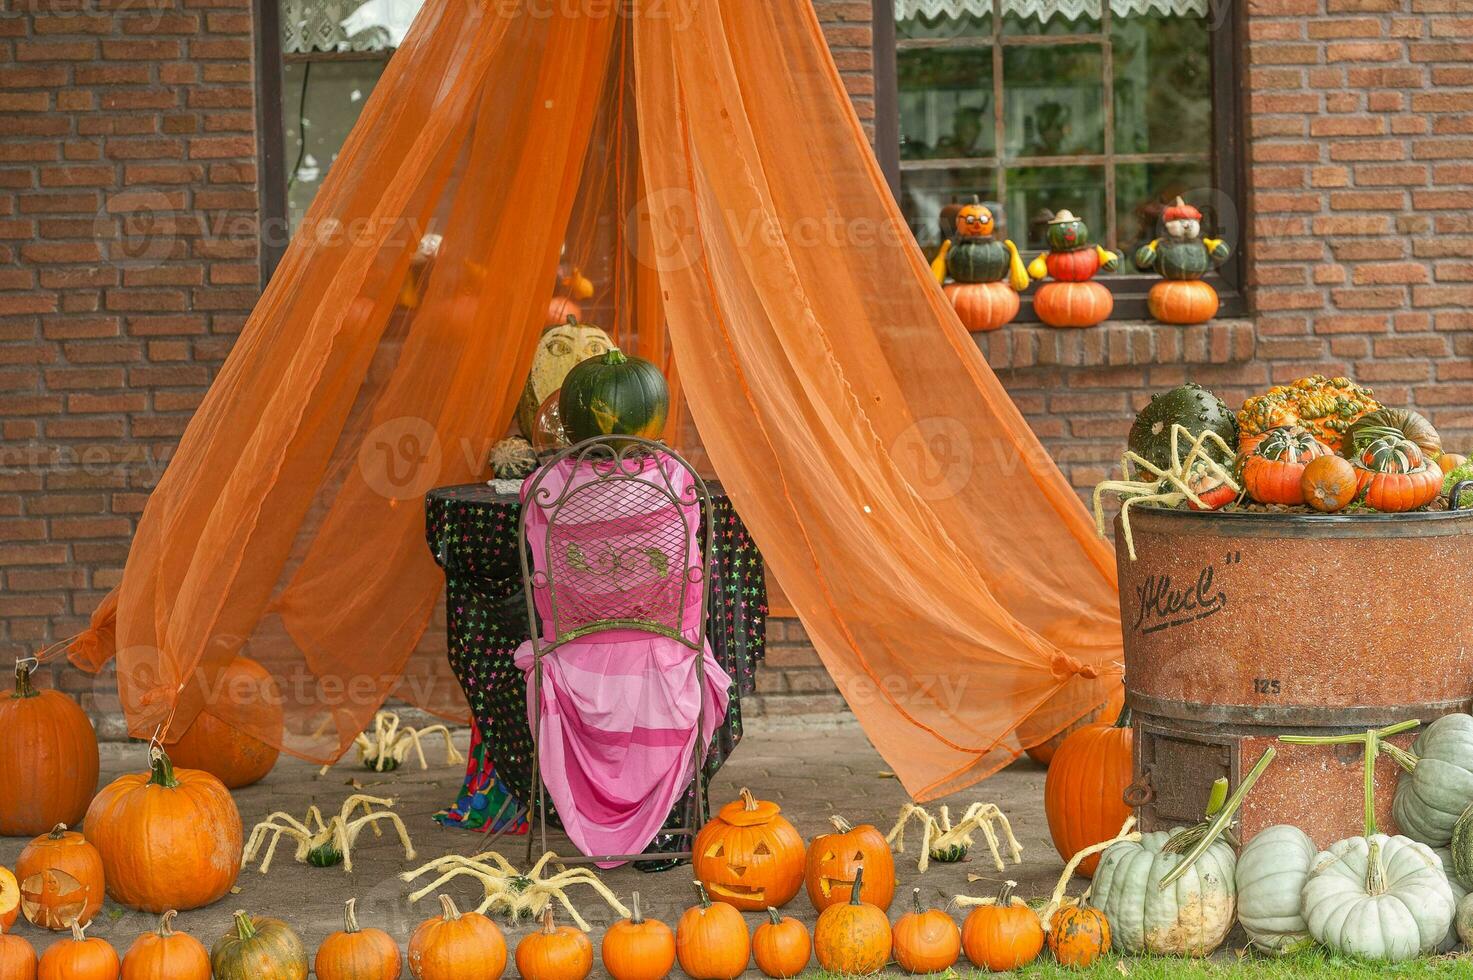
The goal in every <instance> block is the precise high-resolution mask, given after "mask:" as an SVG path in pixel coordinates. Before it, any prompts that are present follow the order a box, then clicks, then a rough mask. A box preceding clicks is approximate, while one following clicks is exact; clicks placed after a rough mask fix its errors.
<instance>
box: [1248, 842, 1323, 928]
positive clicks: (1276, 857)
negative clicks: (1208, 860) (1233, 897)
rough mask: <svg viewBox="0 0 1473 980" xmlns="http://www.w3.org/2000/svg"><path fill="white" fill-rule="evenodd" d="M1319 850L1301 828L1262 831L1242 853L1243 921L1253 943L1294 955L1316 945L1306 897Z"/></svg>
mask: <svg viewBox="0 0 1473 980" xmlns="http://www.w3.org/2000/svg"><path fill="white" fill-rule="evenodd" d="M1318 854H1319V848H1317V847H1315V846H1314V841H1312V840H1310V839H1309V835H1308V834H1306V833H1305V832H1304V831H1302V830H1300V829H1299V828H1298V827H1294V826H1290V825H1289V824H1278V825H1277V826H1273V827H1268V828H1266V829H1264V830H1260V831H1259V832H1258V833H1257V834H1255V835H1254V836H1253V839H1252V840H1250V841H1249V842H1248V843H1247V844H1245V845H1243V851H1242V853H1241V854H1239V855H1238V866H1237V887H1238V922H1240V923H1241V924H1242V926H1243V931H1244V932H1246V933H1248V938H1249V939H1250V940H1252V942H1253V945H1254V946H1256V947H1258V948H1259V949H1261V950H1263V951H1264V952H1267V953H1289V952H1293V951H1294V950H1297V949H1299V948H1301V947H1303V946H1307V945H1309V944H1310V942H1311V940H1310V938H1309V926H1308V924H1307V923H1305V921H1304V906H1303V904H1302V896H1301V893H1302V892H1303V890H1304V882H1305V880H1306V879H1307V878H1308V877H1309V869H1310V867H1311V866H1312V865H1313V864H1314V861H1315V857H1316V856H1317V855H1318Z"/></svg>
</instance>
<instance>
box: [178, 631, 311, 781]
mask: <svg viewBox="0 0 1473 980" xmlns="http://www.w3.org/2000/svg"><path fill="white" fill-rule="evenodd" d="M220 691H221V692H222V695H223V696H224V697H226V698H229V699H231V700H233V701H237V702H239V701H242V700H244V699H250V702H249V703H252V704H256V705H259V708H258V710H259V711H260V712H261V717H262V720H263V723H265V724H267V725H268V726H269V727H271V728H272V729H273V730H275V731H280V730H281V728H282V726H283V724H284V723H285V712H284V709H283V708H282V705H281V698H280V695H279V692H278V691H277V688H276V681H275V680H273V679H272V677H271V674H270V673H268V672H267V670H266V668H265V667H262V666H261V665H260V664H258V663H256V662H255V661H254V660H252V659H251V658H249V657H236V658H235V659H234V660H232V661H231V662H230V666H229V667H226V668H225V671H224V673H223V675H222V678H221V681H220ZM280 756H281V750H280V749H278V748H277V747H276V746H274V745H268V744H267V743H265V742H263V741H261V740H260V739H258V738H256V737H255V736H254V735H248V734H246V733H245V732H242V731H238V730H237V729H236V728H235V727H234V726H232V725H230V724H228V723H227V722H225V721H223V720H222V719H220V718H219V717H217V716H215V715H213V714H211V713H210V711H209V709H206V710H204V711H201V712H200V713H199V714H198V715H196V716H195V719H194V722H193V723H192V724H191V725H190V726H189V728H187V729H186V730H185V732H184V734H183V735H181V736H179V740H178V741H177V742H175V743H174V744H173V745H171V746H169V757H170V758H171V759H173V760H174V765H176V766H177V767H179V768H180V769H200V770H203V771H204V772H207V773H210V774H211V775H213V776H215V777H216V778H218V779H219V780H220V782H222V783H224V784H225V785H226V786H227V787H228V788H230V789H240V788H241V787H242V786H250V785H251V784H252V783H258V782H260V781H261V780H262V779H265V778H266V774H267V773H269V772H270V771H271V768H272V767H273V766H275V765H276V760H277V759H278V758H279V757H280Z"/></svg>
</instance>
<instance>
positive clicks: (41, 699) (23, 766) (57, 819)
mask: <svg viewBox="0 0 1473 980" xmlns="http://www.w3.org/2000/svg"><path fill="white" fill-rule="evenodd" d="M35 667H36V661H35V659H34V658H25V659H22V660H18V661H16V664H15V691H14V693H12V694H11V695H10V696H8V697H5V698H0V786H3V787H4V788H5V791H4V792H3V793H0V837H34V836H35V835H37V834H44V833H46V832H47V831H48V830H50V829H51V828H52V827H55V826H56V825H57V824H59V823H64V824H76V823H78V822H79V821H81V819H82V814H84V813H86V812H87V804H88V803H90V802H92V794H94V793H96V792H97V733H95V732H94V731H93V730H92V722H90V721H88V720H87V715H86V714H85V713H83V711H82V709H81V708H80V707H79V706H78V705H77V702H75V701H73V700H72V699H71V698H69V697H67V696H66V695H65V694H63V693H61V692H60V691H51V690H39V689H37V688H36V687H35V686H34V685H32V683H31V671H33V670H34V669H35Z"/></svg>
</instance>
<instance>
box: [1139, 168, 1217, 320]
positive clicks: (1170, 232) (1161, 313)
mask: <svg viewBox="0 0 1473 980" xmlns="http://www.w3.org/2000/svg"><path fill="white" fill-rule="evenodd" d="M1161 217H1162V220H1163V221H1164V222H1165V223H1166V237H1165V238H1157V239H1155V240H1154V241H1151V242H1148V243H1147V244H1145V245H1142V246H1141V247H1140V248H1139V249H1137V250H1136V253H1135V265H1136V268H1137V269H1141V270H1145V269H1154V270H1156V275H1158V276H1160V277H1161V279H1162V281H1161V282H1158V283H1156V285H1154V286H1152V287H1151V292H1150V295H1148V296H1147V297H1146V306H1147V307H1149V308H1150V310H1151V315H1152V316H1153V317H1155V318H1156V319H1158V320H1160V321H1161V322H1162V323H1173V324H1179V325H1182V326H1187V325H1190V324H1193V323H1206V322H1207V321H1208V320H1210V319H1212V318H1213V317H1214V316H1216V315H1217V305H1218V303H1217V290H1215V289H1213V288H1212V286H1211V285H1210V284H1208V283H1205V282H1203V281H1202V277H1203V276H1205V275H1206V274H1207V273H1208V272H1209V271H1210V270H1211V269H1212V268H1213V267H1214V266H1218V265H1221V264H1222V263H1224V262H1226V261H1227V258H1228V255H1229V252H1230V250H1229V249H1228V246H1227V243H1226V242H1224V241H1222V240H1221V239H1217V238H1203V237H1201V235H1202V212H1201V211H1198V210H1197V209H1196V208H1194V207H1192V206H1191V205H1190V204H1188V203H1186V202H1185V201H1183V200H1182V199H1181V198H1180V197H1178V198H1177V199H1176V201H1175V203H1173V204H1172V205H1171V206H1170V207H1168V208H1167V209H1166V211H1165V212H1164V213H1163V214H1162V216H1161Z"/></svg>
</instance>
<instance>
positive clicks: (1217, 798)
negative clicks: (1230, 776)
mask: <svg viewBox="0 0 1473 980" xmlns="http://www.w3.org/2000/svg"><path fill="white" fill-rule="evenodd" d="M1227 788H1228V781H1227V777H1226V776H1219V777H1217V778H1216V779H1214V780H1213V781H1212V792H1210V793H1208V794H1207V808H1206V809H1205V810H1203V811H1202V813H1203V816H1207V817H1215V816H1217V814H1218V813H1219V812H1220V811H1221V810H1222V805H1223V804H1224V803H1226V802H1227Z"/></svg>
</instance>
